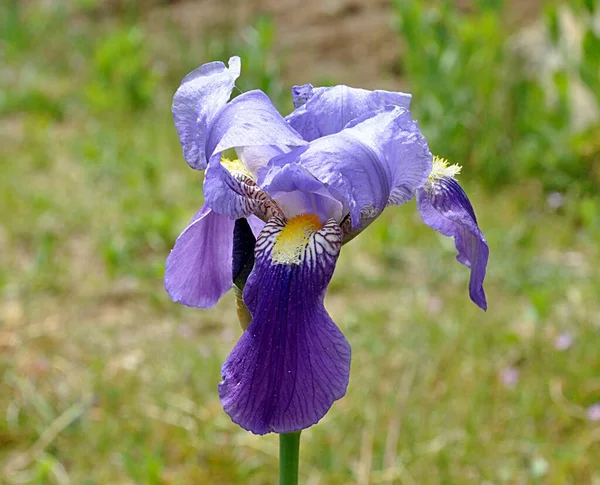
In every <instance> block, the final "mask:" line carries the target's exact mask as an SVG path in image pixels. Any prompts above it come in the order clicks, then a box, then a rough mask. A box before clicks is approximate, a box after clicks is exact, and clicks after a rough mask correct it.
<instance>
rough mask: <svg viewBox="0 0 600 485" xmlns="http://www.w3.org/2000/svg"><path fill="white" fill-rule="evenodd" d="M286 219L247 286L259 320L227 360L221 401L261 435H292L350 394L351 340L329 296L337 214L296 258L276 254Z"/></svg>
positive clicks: (266, 237) (267, 235) (273, 228)
mask: <svg viewBox="0 0 600 485" xmlns="http://www.w3.org/2000/svg"><path fill="white" fill-rule="evenodd" d="M284 224H285V223H284V222H283V220H282V219H279V218H273V219H272V220H271V221H269V222H268V223H267V225H266V226H265V228H264V230H263V232H262V233H261V235H260V236H259V239H258V241H257V243H256V252H255V255H256V261H255V266H254V269H253V271H252V273H251V275H250V277H249V278H248V281H247V283H246V287H245V290H244V301H245V302H246V304H247V305H248V308H249V309H250V312H251V313H252V316H253V320H252V323H251V324H250V327H249V328H248V329H247V330H246V331H245V332H244V334H243V335H242V337H241V338H240V340H239V342H238V343H237V345H236V346H235V348H234V349H233V351H232V352H231V354H230V355H229V357H228V358H227V360H226V361H225V363H224V364H223V369H222V375H223V381H222V382H221V383H220V384H219V394H220V396H221V402H222V403H223V407H224V409H225V411H226V412H227V414H229V416H230V417H231V419H232V420H233V421H234V422H235V423H237V424H239V425H240V426H241V427H243V428H244V429H247V430H249V431H252V432H253V433H256V434H265V433H269V432H276V433H289V432H292V431H296V430H300V429H304V428H308V427H309V426H312V425H313V424H315V423H317V422H318V421H319V420H320V419H321V418H322V417H323V416H324V415H325V414H326V413H327V411H328V410H329V408H330V407H331V405H332V404H333V402H334V401H336V400H337V399H340V398H341V397H342V396H343V395H344V394H345V392H346V388H347V385H348V379H349V372H350V346H349V344H348V342H347V341H346V339H345V338H344V336H343V335H342V333H341V332H340V330H339V329H338V328H337V326H336V325H335V323H334V322H333V321H332V320H331V318H330V317H329V315H328V314H327V311H326V310H325V307H324V306H323V298H324V294H325V290H326V288H327V285H328V283H329V281H330V280H331V276H332V274H333V270H334V267H335V262H336V260H337V257H338V254H339V250H340V247H341V238H342V235H341V230H340V229H339V226H337V224H336V223H335V222H334V221H333V220H331V221H329V222H328V223H327V224H326V225H325V226H324V227H323V228H322V229H321V230H319V231H317V232H315V233H313V234H312V235H311V236H310V238H309V239H308V241H307V243H306V246H305V247H304V249H303V253H302V255H301V261H299V262H298V263H297V264H296V263H292V264H283V263H281V262H277V260H276V258H274V257H273V254H274V245H276V244H278V243H277V241H276V240H277V237H278V235H279V234H281V233H282V231H284V230H285V228H284Z"/></svg>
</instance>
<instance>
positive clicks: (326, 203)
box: [261, 163, 348, 223]
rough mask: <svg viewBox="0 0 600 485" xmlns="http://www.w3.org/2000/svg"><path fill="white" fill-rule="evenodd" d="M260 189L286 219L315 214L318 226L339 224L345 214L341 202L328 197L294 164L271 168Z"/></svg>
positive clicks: (328, 192) (328, 193)
mask: <svg viewBox="0 0 600 485" xmlns="http://www.w3.org/2000/svg"><path fill="white" fill-rule="evenodd" d="M261 188H262V189H263V190H265V191H266V192H268V193H269V195H270V196H271V197H273V199H275V201H276V202H277V203H278V204H279V207H280V208H281V209H282V210H283V213H284V214H285V215H286V217H288V218H290V217H294V216H296V215H298V214H316V215H317V216H319V218H320V219H321V221H322V222H325V221H327V220H328V219H335V221H336V222H338V223H339V222H340V221H341V220H342V215H343V213H344V212H346V214H347V213H348V209H347V204H346V208H345V207H344V203H345V200H344V198H343V197H342V196H341V195H339V194H335V193H332V191H331V190H329V189H328V188H326V187H325V185H324V184H323V182H320V181H319V180H317V178H315V176H314V175H312V174H311V173H310V172H309V171H308V170H307V169H306V168H304V167H303V166H302V165H300V164H298V163H290V164H288V165H285V166H283V167H273V169H272V170H270V171H269V172H268V174H267V176H266V177H265V179H264V180H263V183H262V186H261ZM344 209H345V210H344Z"/></svg>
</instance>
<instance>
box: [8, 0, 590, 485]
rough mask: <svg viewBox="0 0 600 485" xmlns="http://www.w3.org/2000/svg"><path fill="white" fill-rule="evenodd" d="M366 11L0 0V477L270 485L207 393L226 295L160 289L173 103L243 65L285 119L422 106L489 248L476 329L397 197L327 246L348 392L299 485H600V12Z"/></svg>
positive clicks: (352, 3) (338, 4) (169, 222)
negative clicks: (325, 92) (356, 101)
mask: <svg viewBox="0 0 600 485" xmlns="http://www.w3.org/2000/svg"><path fill="white" fill-rule="evenodd" d="M366 5H367V3H366V2H364V3H363V2H360V1H358V0H318V1H313V0H306V1H304V2H294V1H292V0H287V1H284V0H280V1H278V2H276V1H274V0H262V1H258V0H255V1H252V2H242V1H239V2H236V1H234V0H229V1H226V0H205V1H202V2H189V1H187V2H185V1H180V2H166V1H158V0H155V1H146V2H142V1H135V0H110V1H108V0H107V1H101V0H73V1H71V2H67V1H42V0H31V1H26V2H25V1H22V2H21V1H18V0H12V1H11V0H8V1H7V0H4V1H2V2H0V56H1V57H0V120H1V124H0V127H1V128H0V147H1V151H0V157H1V161H0V163H1V165H0V166H1V176H0V214H1V218H0V291H1V292H0V483H2V484H9V485H12V484H58V485H64V484H78V485H79V484H81V485H104V484H111V485H113V484H114V485H119V484H189V483H194V484H242V483H244V484H272V483H274V479H275V477H276V470H277V437H276V436H266V437H256V436H253V435H251V434H249V433H246V432H244V431H243V430H241V429H239V428H238V427H236V426H235V425H233V424H232V423H231V422H230V420H229V418H228V417H227V416H226V415H225V414H224V413H223V411H222V409H221V406H220V403H219V400H218V395H217V390H216V388H217V384H218V382H219V380H220V365H221V363H222V362H223V360H224V359H225V357H226V355H227V354H228V352H229V351H230V349H231V348H232V347H233V345H234V343H235V341H236V340H237V338H238V337H239V334H240V329H239V327H238V324H237V322H236V317H235V310H234V305H233V297H232V295H227V297H225V298H224V299H223V301H221V302H220V303H219V305H218V306H217V308H216V309H213V310H208V311H200V310H194V309H189V308H183V307H180V306H179V305H176V304H174V303H172V302H170V301H169V299H168V297H167V295H166V294H165V293H164V290H163V285H162V274H163V266H164V260H165V257H166V255H167V254H168V252H169V250H170V248H171V247H172V245H173V242H174V240H175V238H176V237H177V235H178V234H179V232H180V231H181V230H182V229H183V228H184V227H185V225H186V224H187V222H188V221H189V219H190V218H191V216H192V215H193V214H194V212H195V211H196V210H197V209H198V207H199V206H200V205H201V203H202V175H201V174H200V173H197V172H194V171H192V170H190V169H189V168H188V167H187V165H186V164H185V162H184V160H183V157H182V154H181V149H180V146H179V140H178V138H177V134H176V131H175V129H174V127H173V123H172V117H171V113H170V103H171V98H172V95H173V93H174V91H175V89H176V88H177V86H178V85H179V82H180V80H181V78H182V77H183V76H184V75H185V74H187V73H188V72H189V71H191V70H192V69H194V68H195V67H197V66H199V65H200V64H202V63H204V62H207V61H210V60H215V59H220V60H224V61H226V60H227V58H228V57H229V56H230V55H233V54H239V55H240V56H241V57H242V62H243V64H242V66H243V67H242V77H241V79H240V81H239V83H238V85H239V87H240V88H241V89H242V90H247V89H252V88H261V89H263V90H265V91H266V92H267V93H268V94H269V95H270V96H271V97H272V99H273V100H274V102H275V103H276V104H277V105H278V106H279V107H280V109H281V111H282V113H284V114H286V113H287V112H289V111H291V109H292V106H291V96H290V94H289V89H290V88H291V86H292V85H293V84H302V83H306V82H311V83H313V84H315V85H321V84H331V83H344V84H349V85H353V86H359V87H367V88H371V89H374V88H384V89H402V90H405V91H409V92H411V93H413V102H412V111H413V114H414V116H415V118H416V119H418V120H419V122H420V126H421V128H422V130H423V132H424V133H425V135H426V136H427V137H428V139H429V142H430V146H431V149H432V151H433V152H434V153H436V154H439V155H441V156H444V157H447V158H449V159H450V160H451V161H452V162H454V163H459V164H461V165H463V172H462V175H461V176H460V178H459V180H460V181H461V183H462V184H463V186H465V187H466V190H467V192H468V193H469V195H470V197H471V201H472V202H473V205H474V207H475V210H476V212H477V215H478V218H479V222H480V226H481V228H482V230H483V231H484V233H485V234H486V236H487V238H488V241H489V245H490V253H491V257H490V263H489V267H488V276H487V280H486V290H487V295H488V301H489V310H488V312H487V313H483V312H481V311H480V310H479V309H478V308H476V307H475V305H473V304H472V303H471V302H470V300H469V298H468V292H467V281H468V270H466V268H464V267H462V266H460V265H459V264H458V263H457V262H456V261H455V260H454V255H455V253H454V247H453V244H452V241H451V240H448V239H445V238H443V237H442V236H439V235H438V234H437V233H435V232H434V231H432V230H430V229H429V228H427V227H426V226H424V225H423V224H422V223H421V221H420V219H419V216H418V214H417V211H416V207H415V204H414V202H413V203H410V204H407V205H405V206H402V207H399V208H390V209H388V210H387V211H386V212H385V213H384V215H383V216H382V217H381V218H380V219H379V220H378V221H377V222H376V223H375V224H373V225H372V226H371V227H370V228H369V229H368V231H367V232H366V233H364V234H363V235H362V236H361V237H359V238H357V239H356V240H355V241H353V242H352V243H351V244H349V245H348V246H346V247H344V250H343V251H342V255H341V257H340V261H339V264H338V268H337V270H336V274H335V277H334V280H333V282H332V285H331V287H330V291H329V293H328V296H327V300H326V305H327V307H328V309H329V311H330V313H331V314H332V316H333V318H334V320H335V321H336V322H337V323H338V325H339V326H340V327H341V329H342V330H343V332H344V333H345V335H346V336H347V338H348V340H349V341H350V343H351V344H352V346H353V362H352V375H351V381H350V388H349V391H348V394H347V395H346V397H345V398H344V399H343V400H341V401H339V402H337V403H336V404H335V405H334V407H333V408H332V410H331V412H330V413H329V414H328V415H327V416H326V417H325V418H324V419H323V421H322V422H321V423H320V424H319V425H318V426H315V427H313V428H311V429H310V430H308V431H306V432H304V433H303V443H302V451H301V463H302V465H301V481H302V483H305V484H310V485H325V484H334V485H335V484H347V483H356V484H359V485H366V484H406V485H415V484H486V485H492V484H561V485H562V484H577V485H584V484H600V416H599V414H600V409H598V408H596V407H594V405H596V404H600V353H599V350H600V335H599V331H600V303H599V302H598V295H600V272H599V271H600V270H599V265H600V212H599V209H600V190H599V189H600V163H599V162H600V124H599V109H598V106H599V104H600V70H599V69H600V37H599V36H600V26H599V23H600V21H599V18H600V8H599V6H598V4H594V1H592V0H586V1H581V0H576V1H572V2H568V3H567V2H564V3H563V4H560V3H543V2H540V1H534V0H522V1H520V2H517V1H514V2H512V3H507V4H503V2H500V1H498V0H487V1H486V0H478V1H461V2H446V1H436V2H417V1H414V0H406V1H403V0H397V1H396V2H393V3H390V2H387V1H379V0H373V2H369V3H368V7H366Z"/></svg>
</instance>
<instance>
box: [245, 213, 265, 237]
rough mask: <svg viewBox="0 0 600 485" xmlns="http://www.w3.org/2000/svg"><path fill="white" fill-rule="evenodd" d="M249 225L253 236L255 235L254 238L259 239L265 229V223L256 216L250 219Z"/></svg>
mask: <svg viewBox="0 0 600 485" xmlns="http://www.w3.org/2000/svg"><path fill="white" fill-rule="evenodd" d="M248 224H250V229H252V234H254V237H258V235H259V234H260V231H262V230H263V227H265V223H264V221H261V220H260V219H259V218H258V217H256V216H250V217H248Z"/></svg>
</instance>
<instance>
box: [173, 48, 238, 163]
mask: <svg viewBox="0 0 600 485" xmlns="http://www.w3.org/2000/svg"><path fill="white" fill-rule="evenodd" d="M239 75H240V58H239V57H237V56H236V57H232V58H231V59H229V68H227V67H225V64H223V63H222V62H209V63H208V64H204V65H202V66H200V67H199V68H198V69H196V70H195V71H192V72H191V73H189V74H188V75H187V76H186V77H184V78H183V81H181V85H180V86H179V88H178V89H177V92H176V93H175V96H173V105H172V107H171V110H172V112H173V118H174V119H175V127H176V128H177V132H178V133H179V140H180V142H181V147H182V148H183V156H184V157H185V160H186V161H187V163H188V164H189V165H190V167H192V168H195V169H197V170H204V169H205V168H206V163H207V160H206V156H205V153H204V144H205V142H206V134H207V130H208V127H209V125H210V122H211V120H212V118H213V117H214V116H215V114H216V113H217V112H218V111H219V110H220V109H221V108H222V107H223V106H224V105H225V104H226V103H227V101H229V97H230V96H231V91H232V90H233V87H234V84H235V80H236V79H237V78H238V77H239Z"/></svg>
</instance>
